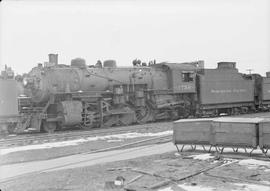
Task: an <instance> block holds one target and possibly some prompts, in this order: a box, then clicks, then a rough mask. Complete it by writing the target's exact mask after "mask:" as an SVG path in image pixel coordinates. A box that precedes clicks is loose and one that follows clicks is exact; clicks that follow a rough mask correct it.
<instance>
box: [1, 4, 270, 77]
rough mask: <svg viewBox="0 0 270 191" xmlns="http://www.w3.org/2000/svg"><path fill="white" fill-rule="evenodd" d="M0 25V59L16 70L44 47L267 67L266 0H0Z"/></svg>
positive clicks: (92, 56) (87, 55)
mask: <svg viewBox="0 0 270 191" xmlns="http://www.w3.org/2000/svg"><path fill="white" fill-rule="evenodd" d="M0 27H1V28H0V43H1V44H0V67H1V68H3V66H4V65H8V66H11V67H12V68H13V69H14V70H15V72H16V73H19V74H21V73H25V72H29V71H30V70H31V68H32V67H34V66H36V65H37V63H39V62H45V61H48V54H49V53H57V54H59V63H61V64H70V60H71V59H73V58H77V57H80V58H84V59H85V60H86V63H87V64H88V65H91V64H95V63H96V61H97V60H102V61H103V60H106V59H115V60H116V61H117V65H118V66H132V60H134V59H136V58H138V59H141V60H142V61H146V62H148V61H150V60H153V59H156V61H157V62H163V61H168V62H188V61H195V60H204V61H205V67H206V68H215V67H216V65H217V64H216V63H217V62H219V61H235V62H237V65H236V66H237V68H238V69H239V71H240V72H244V73H247V69H253V71H252V72H254V73H260V74H262V75H265V72H266V71H270V1H269V0H259V1H258V0H166V1H165V0H164V1H161V0H155V1H154V0H125V1H124V0H99V1H98V0H89V1H83V0H80V1H72V0H62V1H60V0H58V1H52V0H48V1H45V0H44V1H34V0H4V1H2V2H1V3H0Z"/></svg>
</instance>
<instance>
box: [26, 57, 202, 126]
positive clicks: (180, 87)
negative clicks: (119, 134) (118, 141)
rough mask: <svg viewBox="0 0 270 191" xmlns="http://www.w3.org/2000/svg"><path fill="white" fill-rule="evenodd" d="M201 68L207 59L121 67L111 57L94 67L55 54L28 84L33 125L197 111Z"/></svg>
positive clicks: (121, 121) (115, 121)
mask: <svg viewBox="0 0 270 191" xmlns="http://www.w3.org/2000/svg"><path fill="white" fill-rule="evenodd" d="M202 69H203V62H202V61H198V62H190V63H180V64H176V63H159V64H153V65H150V66H135V67H117V66H116V62H115V61H114V60H108V61H105V62H104V63H103V66H102V65H100V64H99V65H96V66H91V67H90V66H87V65H86V63H85V60H84V59H81V58H77V59H73V60H72V61H71V65H62V64H58V61H57V55H55V54H50V55H49V62H48V63H45V64H44V65H42V64H39V65H38V66H37V67H35V68H33V69H32V71H31V72H30V73H29V74H28V76H27V78H25V79H24V85H25V89H26V92H27V94H28V95H29V97H31V99H32V103H33V104H32V107H33V109H34V110H35V111H33V113H35V114H34V115H33V116H36V117H32V118H33V120H32V121H33V122H34V124H35V125H34V126H38V127H40V128H42V129H43V130H45V131H54V130H55V129H57V128H58V129H61V128H65V127H69V126H80V127H82V128H92V127H98V126H113V125H129V124H132V123H145V122H149V121H155V120H160V119H168V118H170V119H176V118H181V117H186V116H188V115H190V114H194V113H195V110H196V98H195V96H196V73H197V71H199V70H202ZM37 108H39V109H37Z"/></svg>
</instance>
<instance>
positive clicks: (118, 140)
mask: <svg viewBox="0 0 270 191" xmlns="http://www.w3.org/2000/svg"><path fill="white" fill-rule="evenodd" d="M122 141H123V140H122V139H112V140H107V142H108V143H113V142H122Z"/></svg>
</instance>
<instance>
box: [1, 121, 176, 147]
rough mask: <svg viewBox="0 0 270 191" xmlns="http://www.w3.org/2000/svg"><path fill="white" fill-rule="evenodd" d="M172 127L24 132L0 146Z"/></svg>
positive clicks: (155, 126)
mask: <svg viewBox="0 0 270 191" xmlns="http://www.w3.org/2000/svg"><path fill="white" fill-rule="evenodd" d="M171 127H172V122H161V123H150V124H143V125H133V126H123V127H113V128H100V129H91V130H76V131H74V130H72V131H59V132H55V133H53V134H45V133H35V134H22V135H16V136H13V137H10V136H9V137H5V138H2V139H0V148H6V147H12V146H23V145H33V144H40V143H47V142H57V141H68V140H73V139H78V138H88V137H94V136H101V135H103V136H104V135H111V134H121V133H127V132H138V131H149V130H152V129H158V128H162V129H171Z"/></svg>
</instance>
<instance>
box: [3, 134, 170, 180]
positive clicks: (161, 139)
mask: <svg viewBox="0 0 270 191" xmlns="http://www.w3.org/2000/svg"><path fill="white" fill-rule="evenodd" d="M171 141H172V135H162V136H158V137H154V138H153V137H152V138H145V139H143V140H140V141H133V142H131V143H127V144H122V145H120V146H114V147H107V148H103V149H97V150H93V151H89V152H83V153H80V154H79V155H86V154H94V153H99V152H107V151H112V150H117V149H126V148H130V147H135V146H146V147H151V146H152V145H153V144H161V143H166V142H171ZM141 149H142V148H140V147H139V148H138V149H137V150H141ZM125 152H126V153H127V154H130V153H131V152H130V151H124V152H123V153H125ZM104 157H109V156H104ZM104 157H103V158H104ZM91 160H93V159H92V158H90V159H86V160H83V161H79V162H76V161H75V162H70V163H67V164H64V165H63V164H59V165H55V166H54V167H48V168H45V169H42V170H36V171H33V172H28V173H24V174H21V175H16V176H13V177H10V178H4V179H0V184H2V183H7V182H12V181H15V180H17V179H20V178H24V177H27V176H31V175H39V174H42V173H45V172H48V171H52V170H58V169H59V168H63V167H69V166H72V165H74V164H80V163H85V162H87V161H91Z"/></svg>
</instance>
